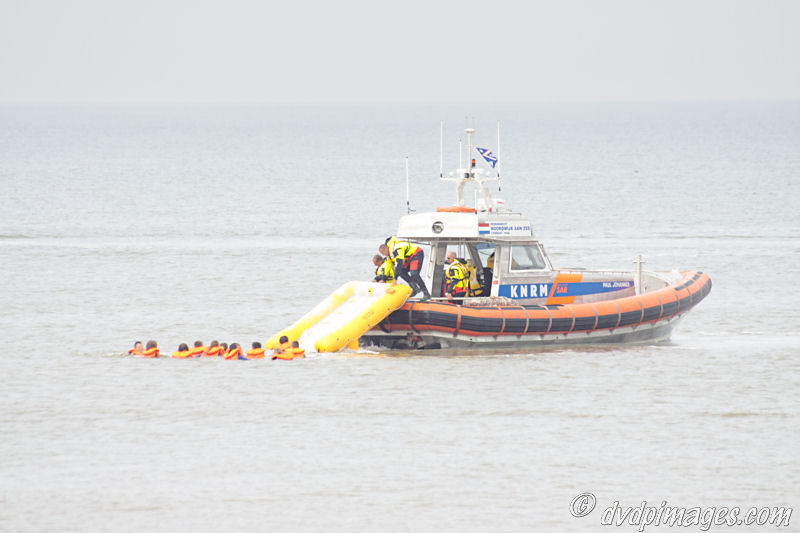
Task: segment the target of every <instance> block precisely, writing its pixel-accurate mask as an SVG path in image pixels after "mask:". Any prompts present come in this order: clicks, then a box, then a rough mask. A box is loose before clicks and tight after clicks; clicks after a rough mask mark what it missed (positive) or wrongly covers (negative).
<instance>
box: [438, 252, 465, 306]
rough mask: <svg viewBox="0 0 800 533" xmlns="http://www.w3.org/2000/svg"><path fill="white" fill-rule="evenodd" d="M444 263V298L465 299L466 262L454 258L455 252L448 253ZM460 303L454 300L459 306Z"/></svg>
mask: <svg viewBox="0 0 800 533" xmlns="http://www.w3.org/2000/svg"><path fill="white" fill-rule="evenodd" d="M445 263H447V269H446V270H445V273H444V276H445V296H447V297H448V298H464V297H466V296H467V291H468V289H469V270H467V265H466V262H465V261H464V260H463V259H459V258H458V257H456V253H455V252H448V253H447V259H445ZM462 301H463V300H454V302H455V303H457V304H461V302H462Z"/></svg>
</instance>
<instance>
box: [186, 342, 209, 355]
mask: <svg viewBox="0 0 800 533" xmlns="http://www.w3.org/2000/svg"><path fill="white" fill-rule="evenodd" d="M189 351H190V352H192V355H191V357H202V356H203V355H205V353H206V347H205V346H203V341H194V348H192V349H191V350H189Z"/></svg>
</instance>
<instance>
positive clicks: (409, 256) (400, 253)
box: [378, 237, 431, 300]
mask: <svg viewBox="0 0 800 533" xmlns="http://www.w3.org/2000/svg"><path fill="white" fill-rule="evenodd" d="M378 252H380V253H381V255H384V256H386V257H388V258H389V259H390V260H391V261H392V268H393V269H394V276H395V280H394V282H393V283H392V285H395V284H397V278H402V279H403V280H404V281H405V282H406V283H408V286H409V287H411V290H412V293H411V296H410V297H414V295H416V294H417V293H419V292H422V299H423V300H427V299H429V298H430V297H431V295H430V293H429V292H428V288H427V287H425V282H424V281H422V278H421V277H420V275H419V271H420V270H421V269H422V259H423V257H424V255H425V254H424V252H423V251H422V248H420V247H419V246H417V245H416V244H414V243H410V242H407V241H403V240H400V239H398V238H397V237H389V238H387V239H386V242H385V243H384V244H381V245H380V246H379V247H378Z"/></svg>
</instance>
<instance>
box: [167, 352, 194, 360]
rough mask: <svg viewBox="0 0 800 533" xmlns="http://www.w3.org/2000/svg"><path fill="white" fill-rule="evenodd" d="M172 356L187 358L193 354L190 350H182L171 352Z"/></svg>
mask: <svg viewBox="0 0 800 533" xmlns="http://www.w3.org/2000/svg"><path fill="white" fill-rule="evenodd" d="M172 357H176V358H178V359H188V358H189V357H194V355H192V351H191V350H184V351H182V352H172Z"/></svg>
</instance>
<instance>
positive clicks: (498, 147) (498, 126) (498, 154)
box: [497, 120, 503, 191]
mask: <svg viewBox="0 0 800 533" xmlns="http://www.w3.org/2000/svg"><path fill="white" fill-rule="evenodd" d="M497 190H498V191H502V190H503V189H502V187H501V186H500V121H499V120H498V121H497Z"/></svg>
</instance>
